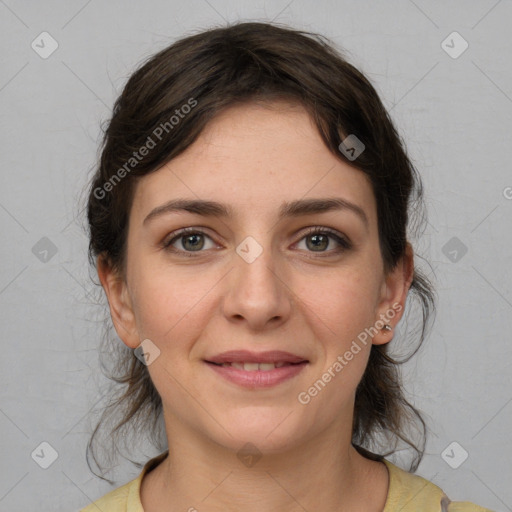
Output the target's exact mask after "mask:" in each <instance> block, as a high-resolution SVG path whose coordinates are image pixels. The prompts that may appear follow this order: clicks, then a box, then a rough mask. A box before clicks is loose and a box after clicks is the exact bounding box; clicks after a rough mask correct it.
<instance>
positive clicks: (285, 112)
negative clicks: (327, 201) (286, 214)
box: [133, 101, 375, 218]
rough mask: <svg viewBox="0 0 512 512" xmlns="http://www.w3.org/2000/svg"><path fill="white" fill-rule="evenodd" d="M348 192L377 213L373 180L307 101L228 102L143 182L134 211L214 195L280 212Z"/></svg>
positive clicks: (236, 205) (237, 206)
mask: <svg viewBox="0 0 512 512" xmlns="http://www.w3.org/2000/svg"><path fill="white" fill-rule="evenodd" d="M327 196H329V197H333V196H336V197H342V198H343V199H346V200H347V201H351V202H354V203H357V204H359V205H361V206H362V207H363V208H364V209H365V211H366V212H367V215H368V217H369V218H371V217H372V215H373V216H375V204H374V197H373V192H372V188H371V184H370V181H369V179H368V177H367V176H366V175H365V174H364V173H363V172H362V171H360V170H359V169H356V168H355V167H353V166H351V165H349V164H348V163H346V162H345V161H342V160H341V159H340V158H338V157H336V156H335V155H333V154H332V153H331V152H330V151H329V149H328V148H327V147H326V146H325V144H324V142H323V140H322V138H321V136H320V134H319V133H318V130H317V128H316V126H315V125H314V123H313V121H312V119H311V118H310V116H309V115H308V113H307V112H306V110H305V109H304V107H302V106H301V105H298V104H292V103H289V102H284V101H280V102H273V103H271V104H256V103H247V104H241V105H236V106H233V107H229V108H227V109H226V110H224V111H223V112H221V113H220V114H219V115H217V116H216V117H215V118H214V119H213V120H212V121H210V122H209V124H208V125H207V126H206V127H205V129H204V130H203V132H202V133H201V134H200V136H199V137H198V138H197V140H196V141H195V142H194V143H193V144H192V145H191V146H189V147H188V148H187V150H186V151H184V152H183V153H182V154H180V155H179V156H178V157H176V158H174V159H173V160H171V161H170V162H168V163H167V164H166V165H165V166H163V167H162V168H160V169H159V170H157V171H155V172H154V173H151V174H149V175H147V176H144V177H143V178H141V179H140V181H139V183H138V184H137V188H136V191H135V196H134V204H133V213H134V214H135V215H137V216H142V215H147V213H148V212H149V211H150V210H151V209H153V208H155V207H156V206H158V205H160V204H163V203H165V202H167V201H169V200H170V199H173V198H189V199H210V200H214V201H217V202H222V203H226V204H229V205H230V206H232V208H231V210H232V211H233V212H234V213H235V214H236V213H237V212H238V211H241V210H245V211H247V210H248V209H249V210H250V211H252V212H253V213H254V214H255V215H256V214H258V215H260V216H266V215H269V216H270V215H275V214H277V210H278V209H279V208H280V207H281V206H282V204H283V202H291V201H296V200H297V199H300V198H314V197H327Z"/></svg>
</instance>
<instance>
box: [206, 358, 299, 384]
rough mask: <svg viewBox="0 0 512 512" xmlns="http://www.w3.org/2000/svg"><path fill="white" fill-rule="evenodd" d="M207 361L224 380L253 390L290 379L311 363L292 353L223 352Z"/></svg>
mask: <svg viewBox="0 0 512 512" xmlns="http://www.w3.org/2000/svg"><path fill="white" fill-rule="evenodd" d="M204 362H205V363H206V364H207V366H208V367H209V368H211V369H212V370H213V372H214V373H215V374H216V375H218V376H219V377H221V379H223V380H224V381H227V382H230V383H231V384H235V385H237V386H241V387H244V388H248V389H252V390H255V389H264V388H269V387H272V386H277V385H278V384H281V383H284V382H286V381H288V380H291V379H293V378H294V377H296V376H298V375H299V374H300V373H301V372H302V371H303V370H304V368H306V366H307V365H308V364H309V360H307V359H304V358H303V357H300V356H298V355H295V354H291V353H290V352H283V351H269V352H261V353H259V354H257V353H254V352H249V351H246V350H238V351H234V350H233V351H230V352H224V353H222V354H219V355H217V356H214V357H211V358H208V359H205V360H204Z"/></svg>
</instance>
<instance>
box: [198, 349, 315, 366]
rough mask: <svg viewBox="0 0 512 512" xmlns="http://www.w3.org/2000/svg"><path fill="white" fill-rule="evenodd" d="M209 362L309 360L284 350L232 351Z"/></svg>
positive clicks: (291, 361)
mask: <svg viewBox="0 0 512 512" xmlns="http://www.w3.org/2000/svg"><path fill="white" fill-rule="evenodd" d="M206 361H207V362H210V363H216V364H222V363H301V362H303V361H306V362H307V359H305V358H304V357H301V356H297V355H295V354H291V353H290V352H283V351H282V350H270V351H267V352H259V353H258V352H250V351H249V350H230V351H228V352H222V354H218V355H216V356H213V357H210V358H208V359H206Z"/></svg>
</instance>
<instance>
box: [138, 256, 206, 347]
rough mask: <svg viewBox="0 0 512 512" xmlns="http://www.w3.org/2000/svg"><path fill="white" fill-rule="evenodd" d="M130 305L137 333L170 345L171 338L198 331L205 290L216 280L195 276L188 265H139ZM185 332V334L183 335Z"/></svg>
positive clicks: (204, 306)
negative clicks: (182, 267)
mask: <svg viewBox="0 0 512 512" xmlns="http://www.w3.org/2000/svg"><path fill="white" fill-rule="evenodd" d="M132 276H133V289H134V290H135V293H134V301H133V309H134V314H135V318H136V322H137V327H138V329H139V333H140V335H141V336H144V337H145V338H149V339H151V340H154V342H155V343H156V344H157V345H159V346H160V345H161V346H162V347H163V346H164V345H165V346H166V349H171V350H172V346H173V345H174V344H172V343H170V342H171V341H172V340H180V341H181V342H182V343H183V342H184V341H186V339H187V338H191V339H193V338H194V330H197V331H200V329H201V327H202V326H201V325H200V321H199V319H200V318H201V317H204V315H205V314H206V313H205V308H207V307H208V291H209V290H211V288H212V287H213V286H214V284H215V282H216V280H214V279H212V280H210V279H208V275H207V274H206V273H205V274H204V275H202V277H201V279H198V278H197V271H196V272H194V271H193V270H192V269H191V268H190V269H186V270H183V271H180V272H176V271H174V272H171V271H170V269H169V267H168V266H167V267H159V266H157V265H155V264H154V263H153V264H151V265H140V266H139V267H138V268H137V269H134V272H133V274H132ZM184 333H186V336H185V335H184Z"/></svg>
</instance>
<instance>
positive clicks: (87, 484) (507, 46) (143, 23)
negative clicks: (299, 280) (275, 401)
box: [0, 0, 512, 512]
mask: <svg viewBox="0 0 512 512" xmlns="http://www.w3.org/2000/svg"><path fill="white" fill-rule="evenodd" d="M272 19H273V20H276V21H280V22H283V23H288V24H291V25H293V26H295V27H298V28H305V29H307V30H312V31H317V32H321V33H323V34H325V35H326V36H328V37H330V38H332V39H333V40H334V41H335V42H336V43H337V44H338V45H340V46H341V47H343V48H345V49H346V51H347V55H348V57H349V58H350V60H351V61H352V62H353V63H354V64H355V65H356V66H358V67H359V68H360V69H361V70H362V71H363V72H365V73H366V74H367V76H368V77H369V78H370V79H371V80H372V82H373V83H374V85H375V87H376V88H377V90H378V92H379V93H380V94H381V97H382V99H383V101H384V104H385V105H386V106H387V108H388V109H390V111H391V115H392V117H393V119H394V121H395V122H396V124H397V126H398V128H399V130H400V132H401V134H402V135H403V136H404V138H405V141H406V144H407V147H408V149H409V152H410V155H411V156H412V158H413V160H414V162H415V164H416V166H417V168H418V169H419V171H420V172H421V174H422V176H423V179H424V182H425V186H426V193H427V204H428V213H429V224H428V226H427V229H426V231H425V234H424V237H423V238H422V240H421V242H420V243H417V244H416V249H417V251H418V252H419V254H420V255H422V256H424V257H425V258H427V259H429V260H430V261H431V263H432V271H433V272H434V274H435V275H433V278H434V280H435V282H436V284H437V289H438V293H439V312H438V315H437V320H436V324H435V327H434V328H433V330H432V334H431V336H430V338H429V340H428V341H427V343H426V344H425V348H424V350H422V352H421V353H420V354H419V355H418V356H417V357H415V358H413V360H412V361H411V362H410V363H409V364H408V365H407V366H406V368H405V377H406V380H407V383H408V388H407V389H408V391H409V392H410V393H411V396H412V399H413V401H414V403H415V404H416V406H417V407H419V408H420V409H421V410H423V411H424V412H425V413H426V415H427V420H428V422H429V427H430V429H431V435H430V437H429V442H428V445H427V450H426V455H425V459H424V461H423V463H422V464H421V465H420V468H419V470H418V474H420V475H421V476H424V477H425V478H428V479H430V480H432V481H433V482H434V483H436V484H438V485H439V486H441V487H442V488H443V489H444V490H445V491H446V492H447V493H448V495H449V496H450V497H451V498H452V499H453V500H459V499H465V500H468V501H474V502H476V503H479V504H481V505H484V506H487V507H489V508H492V509H494V510H501V511H505V510H512V487H511V486H510V482H511V480H512V469H511V463H510V458H511V456H512V442H511V440H510V439H511V436H510V431H511V429H512V403H511V402H512V386H511V381H512V379H511V360H512V344H511V343H510V342H511V338H510V332H511V329H512V322H511V318H512V314H511V313H512V309H511V308H512V275H511V265H510V263H511V261H512V244H511V241H512V234H511V230H510V226H511V222H510V219H511V214H512V188H511V187H512V173H511V167H510V156H511V155H510V143H509V138H510V133H511V128H512V126H511V124H512V123H511V119H512V98H511V97H512V81H511V80H512V70H511V66H510V55H511V54H512V35H511V32H510V25H511V23H510V22H511V20H512V5H511V2H510V1H505V0H502V1H495V0H489V1H480V2H477V1H472V2H468V1H457V2H451V3H450V5H447V3H446V2H441V1H431V2H427V1H426V0H421V1H420V0H417V1H415V2H413V1H407V0H394V1H387V2H347V1H343V2H340V1H337V2H334V1H327V0H322V1H315V2H313V1H307V0H292V1H290V0H276V1H273V2H269V1H267V2H265V1H252V2H249V1H247V0H246V1H240V0H208V1H206V0H190V1H188V2H177V1H167V2H165V1H157V0H151V1H145V2H144V3H143V2H130V3H125V2H121V1H119V0H117V1H109V2H101V1H99V0H92V1H89V2H87V1H84V0H74V1H67V2H64V1H63V0H61V1H58V0H54V1H46V2H35V1H25V2H22V1H17V0H5V1H2V0H0V41H1V52H2V53H1V54H2V66H1V68H0V105H1V116H0V137H1V141H2V151H1V153H0V169H1V170H0V172H1V179H2V186H1V188H0V226H1V233H2V243H1V245H0V258H1V263H2V264H1V269H0V315H1V322H2V324H1V325H2V334H1V335H2V355H3V357H2V358H1V363H0V365H1V367H0V370H1V372H0V379H1V382H0V384H1V385H0V393H1V408H0V428H1V432H2V436H1V439H0V443H1V453H2V456H1V457H0V473H1V475H2V478H1V482H0V510H2V511H3V510H5V511H10V512H16V511H27V510H36V509H37V510H52V511H53V512H60V511H62V512H65V511H71V510H78V509H79V508H81V507H83V506H85V505H86V504H87V503H89V502H90V501H91V500H93V499H96V498H98V497H99V496H101V495H103V494H105V493H106V492H108V491H110V490H111V489H112V488H111V487H110V486H109V485H108V484H107V483H105V482H103V481H101V480H98V479H97V478H96V477H93V475H92V474H91V473H90V472H89V469H88V467H87V464H86V460H85V446H86V442H87V439H88V435H89V429H90V426H91V424H92V423H93V420H94V418H93V419H91V414H90V411H91V409H92V408H93V407H94V406H95V404H96V403H97V402H98V399H99V398H100V397H101V389H102V386H104V384H105V379H104V378H103V377H102V375H101V374H100V373H99V366H98V351H97V347H98V344H99V342H100V337H101V333H102V329H101V322H100V321H99V317H100V316H101V315H98V314H97V311H96V310H95V309H94V308H93V307H92V306H91V303H93V302H94V300H95V297H96V295H97V292H96V291H94V290H95V286H94V284H93V283H92V281H91V280H90V278H89V270H88V266H87V259H86V248H87V239H86V236H85V234H84V232H83V229H82V227H81V219H80V217H77V210H78V209H79V208H78V206H77V205H79V202H78V201H79V199H80V194H81V192H82V189H83V187H84V185H85V183H86V182H87V180H88V178H89V176H90V172H91V169H92V167H93V165H94V163H95V159H96V156H97V147H98V143H99V136H100V122H101V121H103V120H105V119H107V118H108V117H109V115H110V109H111V107H112V104H113V101H114V99H115V98H116V97H117V95H118V93H119V92H120V90H121V88H122V86H123V84H124V83H125V81H126V79H127V77H128V76H129V74H130V72H131V71H132V70H133V69H134V66H135V65H136V64H137V63H138V62H140V61H141V60H142V59H143V58H145V57H147V56H148V55H150V54H152V53H154V52H155V51H156V50H158V49H160V48H162V47H164V46H166V45H167V44H169V42H170V41H172V40H174V39H176V38H178V37H181V36H183V35H185V34H188V33H190V32H191V31H195V30H198V29H201V28H206V27H209V26H211V25H212V24H219V23H223V22H224V20H230V21H235V20H272ZM43 31H47V32H49V33H50V34H51V36H52V37H53V38H54V39H55V40H56V41H57V43H58V48H57V50H56V51H55V52H54V53H53V54H52V55H50V56H49V57H48V58H45V59H44V58H42V57H41V56H40V54H38V53H36V51H35V50H33V49H32V47H31V43H32V41H34V40H35V43H38V41H39V43H38V44H39V46H40V47H42V46H43V44H44V46H45V49H46V50H48V49H49V48H51V47H50V41H49V39H45V40H44V43H41V38H42V37H43V36H39V35H40V34H41V32H43ZM454 31H457V32H458V33H459V34H460V35H461V36H462V37H463V38H464V40H465V41H467V43H468V44H469V46H468V48H467V50H466V51H464V52H463V53H462V54H461V55H459V56H457V58H454V55H455V54H456V53H459V52H460V50H461V49H462V48H463V46H461V44H462V43H463V42H462V41H461V40H458V39H457V36H455V39H454V36H453V35H452V36H450V34H451V33H452V32H454ZM448 36H450V37H448ZM44 37H47V36H44ZM447 38H448V39H447ZM444 40H446V43H444V44H442V42H443V41H444ZM450 47H451V48H450ZM39 51H40V52H41V51H42V49H39ZM447 51H448V52H451V53H452V56H450V55H449V53H447ZM44 237H46V238H47V239H48V240H47V239H45V238H44ZM454 237H455V238H454ZM41 239H43V240H42V241H41ZM447 244H448V245H447ZM464 247H466V248H467V253H466V254H463V249H464ZM45 251H47V252H45ZM55 251H56V252H55ZM454 251H455V252H454ZM432 271H431V272H432ZM119 343H120V342H119ZM454 441H456V442H457V443H459V445H460V446H461V447H462V448H459V447H458V446H456V447H455V449H454V451H453V452H451V451H450V450H448V453H449V455H450V457H451V461H452V464H453V461H457V460H460V458H461V456H462V455H463V453H464V452H462V451H461V450H462V449H464V450H466V451H467V452H468V454H469V456H468V458H467V460H465V461H464V462H463V463H462V464H461V465H460V466H459V467H458V468H457V469H453V468H452V467H450V466H449V465H448V463H447V462H446V461H445V460H444V459H443V457H442V456H441V454H442V453H443V451H444V450H445V449H446V448H447V447H448V446H449V445H450V444H451V443H452V442H454ZM42 442H47V443H49V444H50V445H51V446H52V447H53V449H54V450H56V452H57V453H58V458H57V459H56V460H55V461H54V462H53V464H51V465H50V466H49V467H48V469H42V468H41V467H40V466H39V465H38V464H37V463H36V462H35V460H34V459H33V458H32V456H31V454H33V453H34V450H36V453H40V454H41V453H42V452H41V448H40V447H39V445H40V443H42ZM38 447H39V448H38ZM45 450H46V451H45ZM43 452H44V454H45V455H44V457H43V456H41V457H40V460H41V459H44V458H45V457H48V456H49V455H48V454H49V453H50V451H49V450H48V448H45V445H44V446H43ZM141 453H142V455H141V456H140V459H139V460H141V459H143V458H146V459H147V458H149V457H152V456H154V455H156V452H154V451H153V450H152V449H151V448H150V447H142V449H141ZM34 458H36V459H37V457H35V456H34ZM445 458H446V457H445ZM121 462H122V463H121V464H120V466H119V467H118V468H117V473H116V474H115V478H116V479H117V482H118V483H117V484H116V485H115V487H117V486H119V485H121V484H122V483H125V482H127V481H128V480H130V479H132V478H135V476H137V475H138V473H139V470H138V469H137V468H135V467H134V466H133V465H131V464H130V463H127V462H126V463H125V462H123V461H121ZM111 476H112V475H111Z"/></svg>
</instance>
